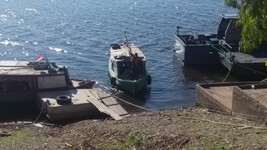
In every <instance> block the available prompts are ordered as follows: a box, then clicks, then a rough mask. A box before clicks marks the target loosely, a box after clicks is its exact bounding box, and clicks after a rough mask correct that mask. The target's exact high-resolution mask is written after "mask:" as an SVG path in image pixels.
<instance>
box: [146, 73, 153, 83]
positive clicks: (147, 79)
mask: <svg viewBox="0 0 267 150" xmlns="http://www.w3.org/2000/svg"><path fill="white" fill-rule="evenodd" d="M146 82H147V84H148V85H150V84H151V82H152V79H151V76H150V75H148V76H147V78H146Z"/></svg>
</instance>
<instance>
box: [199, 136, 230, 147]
mask: <svg viewBox="0 0 267 150" xmlns="http://www.w3.org/2000/svg"><path fill="white" fill-rule="evenodd" d="M201 144H202V146H203V148H204V149H207V150H224V149H225V146H224V145H223V144H221V143H215V142H214V141H212V140H210V139H207V138H206V139H204V140H203V141H202V142H201Z"/></svg>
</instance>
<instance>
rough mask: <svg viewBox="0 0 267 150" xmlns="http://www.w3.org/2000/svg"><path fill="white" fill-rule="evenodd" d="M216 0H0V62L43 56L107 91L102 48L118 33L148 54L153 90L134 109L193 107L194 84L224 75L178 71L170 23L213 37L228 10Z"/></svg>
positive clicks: (117, 38)
mask: <svg viewBox="0 0 267 150" xmlns="http://www.w3.org/2000/svg"><path fill="white" fill-rule="evenodd" d="M235 12H236V10H234V9H231V8H228V7H226V6H224V5H223V0H190V1H183V0H164V1H163V0H153V1H151V0H134V1H133V0H112V1H111V0H98V1H92V0H79V1H70V0H39V1H36V0H23V1H22V0H5V1H4V0H2V1H1V2H0V60H27V61H34V59H35V57H36V56H37V55H38V54H40V53H45V54H46V55H47V57H48V58H49V60H50V61H55V62H57V63H58V64H64V65H67V66H68V67H69V72H70V75H71V76H72V77H73V78H81V79H93V80H96V81H97V82H98V84H99V85H103V86H107V87H108V86H109V79H108V70H107V69H108V57H109V56H108V55H107V52H108V49H109V45H110V44H111V43H115V42H123V40H124V36H123V33H124V32H125V33H126V35H127V36H128V39H129V41H130V42H134V43H135V44H136V45H137V46H138V47H139V48H140V49H141V50H142V51H143V52H144V54H145V55H146V57H147V60H148V61H147V69H148V71H149V72H150V73H151V76H152V85H151V86H150V88H149V92H148V93H147V95H146V98H145V100H144V101H143V102H142V104H141V105H143V106H145V107H147V108H156V109H166V108H177V107H186V106H193V105H195V98H194V94H195V93H194V89H195V84H196V83H198V82H213V81H221V80H223V78H224V77H225V75H226V74H227V72H225V71H222V72H221V71H219V72H218V71H217V73H216V74H214V73H213V72H212V71H209V70H206V71H205V70H204V71H203V70H194V69H190V68H184V67H183V66H182V64H181V61H180V57H179V55H178V56H174V53H173V50H174V47H175V40H174V35H175V32H176V26H178V25H180V26H183V27H184V28H183V29H186V30H187V31H192V32H193V33H208V32H212V33H215V32H216V27H217V24H218V21H219V19H220V17H219V15H218V14H221V13H235Z"/></svg>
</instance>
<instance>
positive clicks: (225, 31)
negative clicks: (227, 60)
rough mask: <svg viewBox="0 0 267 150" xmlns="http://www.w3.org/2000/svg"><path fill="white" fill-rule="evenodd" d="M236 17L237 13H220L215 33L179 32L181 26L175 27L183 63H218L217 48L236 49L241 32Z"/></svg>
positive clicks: (234, 50) (233, 50)
mask: <svg viewBox="0 0 267 150" xmlns="http://www.w3.org/2000/svg"><path fill="white" fill-rule="evenodd" d="M237 19H238V17H237V15H233V14H223V15H221V21H220V23H219V25H218V28H217V33H216V34H192V35H188V34H180V30H179V29H180V28H181V27H177V35H176V43H177V44H176V45H177V46H178V47H177V48H178V50H181V51H182V52H183V60H182V61H183V64H184V65H187V66H188V65H214V64H215V65H216V64H220V55H219V53H218V52H219V51H218V50H225V51H226V50H229V49H230V50H231V51H232V52H236V51H238V43H239V41H240V39H241V32H240V29H239V28H237V27H236V20H237Z"/></svg>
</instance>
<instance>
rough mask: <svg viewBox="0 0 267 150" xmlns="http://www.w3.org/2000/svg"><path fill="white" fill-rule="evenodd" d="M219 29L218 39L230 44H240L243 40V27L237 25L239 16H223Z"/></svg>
mask: <svg viewBox="0 0 267 150" xmlns="http://www.w3.org/2000/svg"><path fill="white" fill-rule="evenodd" d="M221 17H222V19H221V21H220V23H219V25H218V29H217V39H220V40H225V42H226V43H228V44H233V43H236V44H238V43H239V41H240V40H241V27H240V26H238V24H237V19H238V16H237V14H222V15H221Z"/></svg>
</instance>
